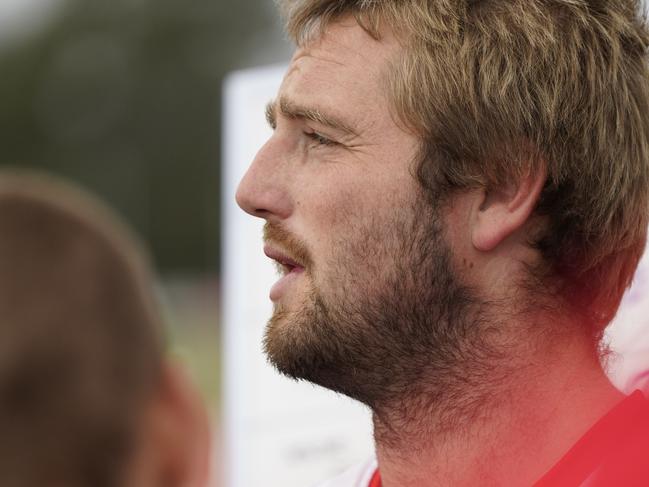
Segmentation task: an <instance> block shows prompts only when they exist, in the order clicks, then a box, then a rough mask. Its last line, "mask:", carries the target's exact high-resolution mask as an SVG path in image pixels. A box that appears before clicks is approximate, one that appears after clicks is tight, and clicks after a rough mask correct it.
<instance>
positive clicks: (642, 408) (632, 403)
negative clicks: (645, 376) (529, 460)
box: [368, 391, 649, 487]
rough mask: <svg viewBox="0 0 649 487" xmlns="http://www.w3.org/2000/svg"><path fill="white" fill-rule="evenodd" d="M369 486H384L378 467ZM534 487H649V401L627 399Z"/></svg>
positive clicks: (635, 397)
mask: <svg viewBox="0 0 649 487" xmlns="http://www.w3.org/2000/svg"><path fill="white" fill-rule="evenodd" d="M368 487H381V475H380V474H379V471H378V470H377V471H376V472H374V476H373V477H372V480H371V481H370V484H369V486H368ZM533 487H649V401H647V399H645V397H644V396H643V394H642V393H641V392H640V391H635V392H634V393H633V394H631V395H630V396H629V397H627V398H626V399H624V400H623V401H622V402H621V403H620V404H618V405H617V406H615V407H614V408H613V409H612V410H611V411H609V412H608V413H607V414H606V415H605V416H604V417H603V418H601V419H600V420H599V421H598V422H597V423H595V425H594V426H593V427H592V428H590V429H589V430H588V431H587V432H586V434H585V435H584V436H582V437H581V438H580V439H579V441H577V443H575V445H574V446H573V447H572V448H571V449H570V450H569V451H568V452H567V453H566V454H565V455H564V456H563V458H562V459H561V460H559V462H558V463H557V464H556V465H555V466H554V467H553V468H552V469H551V470H550V471H549V472H548V473H546V474H545V475H544V476H543V477H542V478H541V480H539V481H538V482H537V483H536V484H534V486H533Z"/></svg>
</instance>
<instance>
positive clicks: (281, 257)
mask: <svg viewBox="0 0 649 487" xmlns="http://www.w3.org/2000/svg"><path fill="white" fill-rule="evenodd" d="M264 254H266V256H267V257H269V258H271V259H273V260H274V261H275V262H276V263H277V265H278V267H279V269H280V272H281V273H282V277H281V278H280V279H279V280H278V281H277V282H276V283H275V284H274V285H273V287H272V288H271V290H270V299H271V300H272V301H278V300H279V299H280V298H281V297H282V296H283V295H284V294H285V293H286V290H287V289H288V287H289V286H290V285H291V283H292V282H293V281H295V280H296V279H297V278H298V277H299V276H300V275H301V274H302V272H303V271H304V267H303V266H302V265H301V264H300V263H299V262H297V261H296V260H294V259H293V258H291V257H289V256H288V255H286V254H285V253H283V252H281V251H280V250H278V249H276V248H273V247H271V246H270V245H266V246H264Z"/></svg>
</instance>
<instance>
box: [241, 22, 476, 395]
mask: <svg viewBox="0 0 649 487" xmlns="http://www.w3.org/2000/svg"><path fill="white" fill-rule="evenodd" d="M398 50H399V46H398V44H397V42H396V40H395V39H394V38H393V37H391V36H390V34H389V33H386V34H385V36H384V37H383V38H382V39H381V40H380V41H376V40H374V39H372V38H371V37H370V36H369V35H368V34H367V33H366V32H365V31H363V29H362V28H361V27H360V26H358V24H357V23H356V22H355V21H353V20H344V21H341V22H338V23H335V24H333V25H331V26H329V27H328V28H327V30H326V32H325V34H324V35H323V36H322V37H321V38H319V39H318V40H316V41H313V42H311V43H309V44H308V45H306V46H305V47H303V48H300V49H298V51H297V52H296V53H295V55H294V57H293V59H292V61H291V64H290V67H289V70H288V72H287V74H286V76H285V78H284V81H283V83H282V85H281V88H280V90H279V94H278V97H277V99H276V100H275V101H274V102H273V103H272V104H271V105H270V106H269V113H268V115H269V119H270V122H271V125H272V126H273V127H274V133H273V136H272V137H271V138H270V140H269V141H268V142H267V143H266V145H265V146H264V147H263V148H262V149H261V150H260V151H259V153H258V154H257V156H256V158H255V160H254V162H253V163H252V165H251V167H250V169H249V170H248V173H247V174H246V176H245V177H244V179H243V180H242V182H241V185H240V187H239V190H238V192H237V201H238V203H239V205H240V206H241V207H242V208H243V209H244V210H245V211H247V212H248V213H250V214H252V215H255V216H258V217H261V218H264V219H265V220H266V227H265V243H266V245H265V252H266V254H267V255H268V256H269V257H271V258H273V259H275V260H276V261H278V262H279V264H280V266H279V267H280V271H281V273H282V274H283V277H282V278H281V279H280V280H279V281H278V283H277V284H275V286H273V288H272V290H271V293H270V297H271V299H272V300H273V302H274V306H275V311H274V315H273V317H272V318H271V321H270V323H269V326H268V329H267V333H266V342H265V346H266V351H267V354H268V356H269V358H270V360H271V362H273V363H274V365H275V366H276V367H277V368H278V369H279V370H280V371H281V372H283V373H285V374H287V375H290V376H293V377H298V378H304V379H307V380H310V381H313V382H316V383H318V384H321V385H324V386H326V387H329V388H331V389H335V390H338V391H340V392H343V393H345V394H348V395H350V396H352V397H354V398H356V399H359V400H361V401H364V402H366V403H368V404H370V405H371V404H373V403H375V402H377V401H381V400H383V399H384V398H383V397H380V396H382V395H385V393H386V390H393V392H394V394H397V393H398V391H397V389H399V386H397V385H396V384H395V381H397V380H398V379H397V378H396V376H399V377H401V381H402V382H403V383H408V382H411V381H412V380H413V377H412V375H413V374H414V375H421V373H422V371H421V365H422V362H421V361H418V360H416V359H417V357H420V358H422V359H423V357H424V356H425V357H427V358H426V359H425V360H429V359H430V358H431V357H430V348H431V347H433V348H436V347H438V346H439V345H440V344H439V340H440V338H439V336H438V335H439V333H437V332H438V331H439V332H440V333H442V332H443V333H446V331H448V330H447V327H445V326H444V325H443V324H445V323H447V322H448V317H447V315H448V309H449V307H453V306H454V305H453V303H455V302H456V301H458V299H460V301H461V300H462V299H464V297H465V295H464V294H463V293H462V290H460V289H459V288H458V286H457V285H456V284H455V282H454V279H453V275H452V272H451V270H450V264H449V258H448V257H449V256H448V250H447V246H446V245H445V244H444V240H443V238H442V224H441V219H440V214H439V211H438V210H437V209H436V208H432V207H431V206H430V205H428V204H426V203H424V201H425V198H424V197H423V196H422V194H421V189H420V187H419V185H418V184H417V183H416V181H415V179H414V178H413V176H412V170H413V164H414V163H415V159H416V156H417V154H418V149H419V144H418V140H417V138H416V137H415V136H414V135H413V134H410V133H408V132H406V131H405V130H403V128H401V127H400V126H398V125H397V122H396V120H395V118H394V117H393V115H392V113H391V111H390V103H389V100H388V95H387V88H386V84H387V83H386V73H387V69H388V63H389V61H390V60H391V59H392V58H394V56H395V55H398ZM460 295H462V296H460ZM456 308H457V306H456ZM436 327H437V328H436ZM436 329H437V331H435V330H436ZM442 348H443V347H442ZM432 358H433V360H434V356H433V357H432ZM413 361H414V363H413ZM408 363H410V365H408ZM406 369H408V370H410V372H408V371H407V370H406ZM397 371H401V373H398V372H397Z"/></svg>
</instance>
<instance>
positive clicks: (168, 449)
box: [133, 364, 211, 487]
mask: <svg viewBox="0 0 649 487" xmlns="http://www.w3.org/2000/svg"><path fill="white" fill-rule="evenodd" d="M141 437H142V441H141V442H140V445H139V448H140V452H139V455H138V461H137V462H136V463H135V465H134V470H136V471H135V472H134V475H133V478H134V479H137V481H135V482H133V485H134V486H137V487H141V486H149V485H150V486H152V487H154V486H161V485H164V486H169V487H205V486H206V485H208V481H209V473H210V472H209V464H210V437H211V432H210V428H209V421H208V418H207V412H206V410H205V407H204V406H203V403H202V401H201V400H200V398H199V396H198V393H197V392H196V390H195V389H194V387H193V386H192V384H191V382H190V380H189V379H188V377H187V376H186V374H185V373H184V372H183V371H182V370H181V368H180V366H179V365H177V364H173V365H172V364H166V365H165V366H164V368H163V373H162V377H161V380H160V384H159V387H158V390H157V391H156V393H155V396H154V398H153V399H152V402H151V407H150V408H148V410H147V413H146V417H145V418H144V421H143V429H142V435H141Z"/></svg>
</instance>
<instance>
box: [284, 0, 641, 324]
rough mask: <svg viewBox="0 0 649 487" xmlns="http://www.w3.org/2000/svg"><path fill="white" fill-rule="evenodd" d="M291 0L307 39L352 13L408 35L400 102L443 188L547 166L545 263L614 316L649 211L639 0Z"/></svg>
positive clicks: (581, 296)
mask: <svg viewBox="0 0 649 487" xmlns="http://www.w3.org/2000/svg"><path fill="white" fill-rule="evenodd" d="M280 7H281V8H282V9H283V11H284V14H285V16H286V19H287V30H288V32H289V34H290V35H291V36H292V38H293V39H294V41H295V42H296V43H298V44H303V43H305V42H308V41H309V39H311V38H312V37H313V36H317V35H319V34H320V33H321V32H322V30H323V29H324V28H326V26H327V25H328V24H329V23H330V22H332V21H335V20H336V19H338V18H340V17H342V16H345V15H353V16H354V17H355V18H356V20H357V21H358V22H359V24H360V25H361V26H362V27H363V28H364V29H365V30H366V31H367V32H368V33H369V34H370V35H372V36H373V37H374V38H376V39H380V37H381V35H380V34H381V29H383V28H386V27H387V28H389V29H391V30H392V31H393V32H394V33H395V34H396V35H397V36H398V38H399V39H400V41H401V43H402V46H403V51H402V52H401V53H400V56H399V59H396V60H394V62H393V64H392V65H391V67H390V70H389V73H388V76H389V80H390V92H391V93H390V95H391V101H392V103H393V107H392V108H393V109H394V110H395V111H396V113H397V115H398V116H399V118H400V120H401V121H402V122H404V123H405V124H406V125H407V126H408V127H409V128H410V129H411V130H413V131H414V132H415V133H417V134H418V135H419V136H420V137H421V142H422V144H421V151H422V158H421V163H420V164H419V167H418V172H417V176H418V179H419V181H420V182H421V183H422V185H423V186H424V187H425V188H428V189H430V190H431V191H432V192H433V193H436V194H437V195H438V194H439V191H440V188H441V189H443V190H444V191H442V192H443V193H444V194H448V193H449V192H450V191H453V190H461V189H465V188H470V187H477V186H484V187H487V188H489V187H490V186H495V185H499V184H502V183H504V182H507V181H508V180H509V181H511V180H512V179H513V178H520V177H521V176H523V175H524V174H527V173H529V172H535V171H538V170H539V169H540V167H541V166H542V165H543V166H545V167H546V170H547V182H546V185H545V187H544V190H543V193H542V196H541V201H540V202H539V205H538V208H537V214H542V215H545V216H547V217H548V219H549V225H548V226H547V228H546V231H545V232H544V233H543V234H542V235H541V236H540V237H539V238H538V239H536V240H535V241H534V242H533V244H534V245H535V246H536V247H537V248H538V249H539V250H540V252H541V255H542V256H543V257H544V259H543V261H544V269H543V277H544V278H547V277H548V276H552V277H553V279H552V282H553V283H554V284H555V286H554V287H555V288H556V283H559V290H560V292H561V294H562V295H564V296H566V297H567V298H568V300H569V301H571V302H572V305H574V306H575V307H576V308H577V309H578V311H580V312H581V313H582V314H583V315H585V316H586V318H587V319H588V321H589V322H591V323H593V322H594V323H597V324H599V325H604V324H605V323H607V322H608V321H609V320H610V319H611V317H612V315H613V314H614V312H615V310H616V309H617V306H618V305H619V301H620V299H621V296H622V294H623V292H624V290H625V288H626V287H627V286H628V285H629V284H630V282H631V279H632V277H633V273H634V271H635V268H636V266H637V263H638V260H639V258H640V256H641V254H642V252H643V249H644V245H645V240H646V231H647V224H648V201H647V200H648V197H649V194H648V183H649V166H648V162H649V76H648V70H647V63H646V50H647V46H648V44H649V35H648V33H647V29H646V26H645V22H644V18H643V17H642V16H641V14H640V5H639V3H638V2H637V1H633V0H599V1H595V0H592V1H587V0H526V1H524V2H522V1H519V0H498V1H495V0H482V1H480V0H474V1H468V0H464V1H460V0H435V1H433V0H407V1H406V0H282V1H280ZM537 271H539V269H537ZM535 274H536V275H537V276H538V272H537V273H535ZM557 278H558V279H557ZM544 282H548V281H544Z"/></svg>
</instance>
